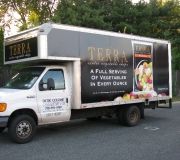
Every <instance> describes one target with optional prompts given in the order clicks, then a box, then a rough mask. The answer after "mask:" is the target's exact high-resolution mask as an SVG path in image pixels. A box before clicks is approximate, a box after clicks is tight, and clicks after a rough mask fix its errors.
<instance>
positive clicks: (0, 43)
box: [0, 29, 4, 66]
mask: <svg viewBox="0 0 180 160" xmlns="http://www.w3.org/2000/svg"><path fill="white" fill-rule="evenodd" d="M3 41H4V35H3V30H2V29H0V66H2V65H3V51H4V49H3Z"/></svg>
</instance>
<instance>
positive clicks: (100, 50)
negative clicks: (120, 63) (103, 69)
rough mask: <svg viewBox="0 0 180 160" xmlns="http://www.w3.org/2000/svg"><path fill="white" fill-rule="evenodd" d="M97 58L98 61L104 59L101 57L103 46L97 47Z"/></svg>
mask: <svg viewBox="0 0 180 160" xmlns="http://www.w3.org/2000/svg"><path fill="white" fill-rule="evenodd" d="M97 60H98V61H103V60H104V57H103V48H98V55H97Z"/></svg>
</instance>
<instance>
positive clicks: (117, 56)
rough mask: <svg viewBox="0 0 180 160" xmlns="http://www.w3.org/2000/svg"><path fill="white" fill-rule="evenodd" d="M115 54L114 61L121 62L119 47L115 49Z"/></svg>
mask: <svg viewBox="0 0 180 160" xmlns="http://www.w3.org/2000/svg"><path fill="white" fill-rule="evenodd" d="M113 56H114V62H117V63H119V51H118V50H117V49H114V52H113Z"/></svg>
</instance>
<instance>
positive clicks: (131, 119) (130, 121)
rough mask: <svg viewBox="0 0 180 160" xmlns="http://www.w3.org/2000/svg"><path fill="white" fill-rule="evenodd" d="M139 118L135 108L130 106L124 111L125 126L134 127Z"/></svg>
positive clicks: (138, 111) (138, 112) (139, 115)
mask: <svg viewBox="0 0 180 160" xmlns="http://www.w3.org/2000/svg"><path fill="white" fill-rule="evenodd" d="M140 118H141V113H140V109H139V107H137V106H130V107H128V108H126V109H125V110H124V113H123V121H124V124H125V125H127V126H130V127H131V126H136V125H137V124H138V123H139V121H140Z"/></svg>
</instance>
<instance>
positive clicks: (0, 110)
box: [0, 103, 7, 112]
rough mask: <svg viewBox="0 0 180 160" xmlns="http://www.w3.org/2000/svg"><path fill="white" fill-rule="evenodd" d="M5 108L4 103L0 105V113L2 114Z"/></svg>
mask: <svg viewBox="0 0 180 160" xmlns="http://www.w3.org/2000/svg"><path fill="white" fill-rule="evenodd" d="M6 108H7V104H6V103H0V112H4V111H5V110H6Z"/></svg>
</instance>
